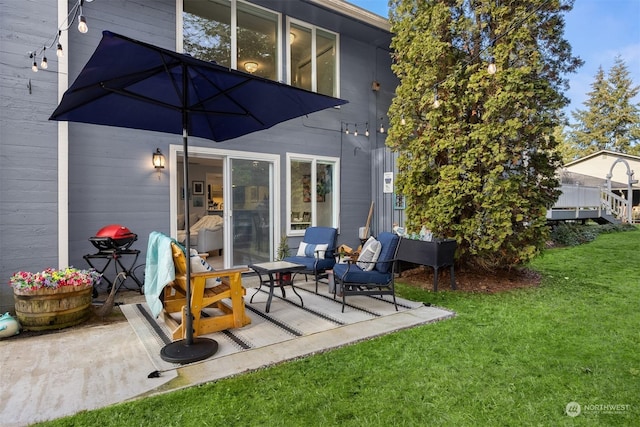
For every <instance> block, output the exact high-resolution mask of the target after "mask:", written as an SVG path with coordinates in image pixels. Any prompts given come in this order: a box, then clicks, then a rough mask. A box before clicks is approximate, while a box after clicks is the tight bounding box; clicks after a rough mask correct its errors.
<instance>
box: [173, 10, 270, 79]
mask: <svg viewBox="0 0 640 427" xmlns="http://www.w3.org/2000/svg"><path fill="white" fill-rule="evenodd" d="M183 7H184V10H183V13H182V18H183V49H184V53H188V54H190V55H192V56H194V57H196V58H198V59H202V60H204V61H215V62H216V63H217V64H219V65H222V66H224V67H228V68H234V69H237V70H240V71H245V72H248V73H251V74H255V75H257V76H260V77H264V78H267V79H270V80H279V73H278V70H279V68H280V67H279V65H278V63H279V56H280V53H279V52H280V50H279V49H278V46H279V44H278V40H279V31H278V28H279V27H280V15H279V14H277V13H274V12H270V11H269V10H267V9H263V8H259V7H256V6H253V5H250V4H248V3H244V2H240V1H236V0H205V1H203V0H184V4H183Z"/></svg>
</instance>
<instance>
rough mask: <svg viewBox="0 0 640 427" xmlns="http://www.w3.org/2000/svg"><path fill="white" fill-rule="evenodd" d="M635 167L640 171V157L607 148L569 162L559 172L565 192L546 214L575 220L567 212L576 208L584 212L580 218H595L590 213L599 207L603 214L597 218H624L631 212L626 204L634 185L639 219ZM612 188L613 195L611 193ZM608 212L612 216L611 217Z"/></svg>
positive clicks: (634, 208) (635, 213) (635, 216)
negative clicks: (609, 192)
mask: <svg viewBox="0 0 640 427" xmlns="http://www.w3.org/2000/svg"><path fill="white" fill-rule="evenodd" d="M635 170H638V171H640V157H638V156H632V155H629V154H622V153H616V152H614V151H607V150H602V151H598V152H597V153H593V154H590V155H588V156H585V157H583V158H580V159H577V160H574V161H572V162H569V163H567V164H566V165H564V167H563V168H562V170H561V171H560V178H561V182H562V195H561V196H560V198H559V199H558V202H557V203H556V204H555V206H554V209H552V210H551V211H550V212H549V214H548V215H547V217H548V218H553V219H558V220H564V219H572V218H574V215H573V214H570V213H569V212H568V211H569V210H575V209H577V210H578V211H581V212H580V215H582V217H581V218H580V219H585V218H591V219H595V217H593V216H589V215H594V212H593V211H594V210H596V209H599V210H601V213H602V215H598V218H600V217H601V218H604V219H606V220H607V221H608V220H612V219H614V220H618V221H620V220H622V221H624V220H626V219H627V218H628V216H627V215H628V212H629V211H628V210H627V207H626V206H624V205H625V204H626V203H627V200H628V199H629V194H628V193H629V188H631V193H632V217H633V218H632V219H633V220H634V222H638V221H639V220H640V210H639V205H640V187H638V183H637V180H638V176H637V175H635V173H634V171H635ZM639 173H640V172H639ZM603 190H605V191H603ZM609 190H611V194H608V191H609ZM607 211H609V213H611V216H608V214H607ZM576 214H578V212H576Z"/></svg>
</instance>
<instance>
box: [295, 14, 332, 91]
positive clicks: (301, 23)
mask: <svg viewBox="0 0 640 427" xmlns="http://www.w3.org/2000/svg"><path fill="white" fill-rule="evenodd" d="M291 24H295V25H299V26H301V27H305V28H308V29H309V30H311V90H312V91H313V92H317V91H318V74H317V58H316V30H318V29H320V30H322V31H324V32H326V33H329V34H333V35H335V36H336V56H335V58H336V71H335V76H334V85H335V88H334V89H335V91H336V93H335V94H334V95H333V96H334V97H335V98H340V34H339V33H336V32H334V31H331V30H327V29H326V28H323V27H318V26H317V25H313V24H310V23H308V22H305V21H300V20H298V19H295V18H291V17H289V16H287V20H286V27H287V28H286V29H285V34H289V33H291ZM285 55H286V58H285V60H284V63H286V64H287V67H286V69H287V71H286V75H287V80H286V82H287V84H288V85H289V86H291V44H290V43H286V49H285Z"/></svg>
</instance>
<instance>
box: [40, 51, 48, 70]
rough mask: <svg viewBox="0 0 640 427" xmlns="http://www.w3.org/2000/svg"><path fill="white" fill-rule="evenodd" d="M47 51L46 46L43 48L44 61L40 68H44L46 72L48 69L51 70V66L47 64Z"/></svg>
mask: <svg viewBox="0 0 640 427" xmlns="http://www.w3.org/2000/svg"><path fill="white" fill-rule="evenodd" d="M46 50H47V47H46V46H45V47H43V48H42V61H41V62H40V68H42V69H43V70H46V69H47V68H49V64H48V63H47V55H46Z"/></svg>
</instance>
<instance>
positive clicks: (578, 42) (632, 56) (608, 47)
mask: <svg viewBox="0 0 640 427" xmlns="http://www.w3.org/2000/svg"><path fill="white" fill-rule="evenodd" d="M347 1H348V2H349V3H352V4H355V5H357V6H360V7H362V8H363V9H367V10H370V11H372V12H374V13H376V14H378V15H380V16H383V17H387V16H388V2H387V0H347ZM565 38H566V39H567V40H568V41H569V43H570V44H571V47H572V49H573V54H574V55H577V56H579V57H580V58H582V59H583V60H584V65H583V66H582V67H581V68H580V69H579V70H578V72H577V73H574V74H571V75H569V76H568V78H569V81H570V86H571V88H570V89H569V91H567V92H566V95H567V97H568V98H569V99H570V100H571V105H570V106H569V107H567V108H566V109H565V111H567V112H570V111H575V110H576V109H581V110H582V109H585V107H584V105H583V102H584V101H585V100H586V98H587V92H589V91H590V90H591V84H592V83H593V81H594V78H595V75H596V73H597V71H598V67H599V66H602V69H603V70H604V72H605V73H608V72H609V69H610V68H611V66H612V65H613V64H614V59H615V57H616V56H620V57H621V58H622V59H623V60H624V62H625V64H626V65H627V69H628V70H629V72H630V77H631V79H632V80H633V83H634V84H635V85H636V86H638V85H640V0H576V2H575V4H574V6H573V10H572V11H571V12H569V13H568V14H566V15H565Z"/></svg>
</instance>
